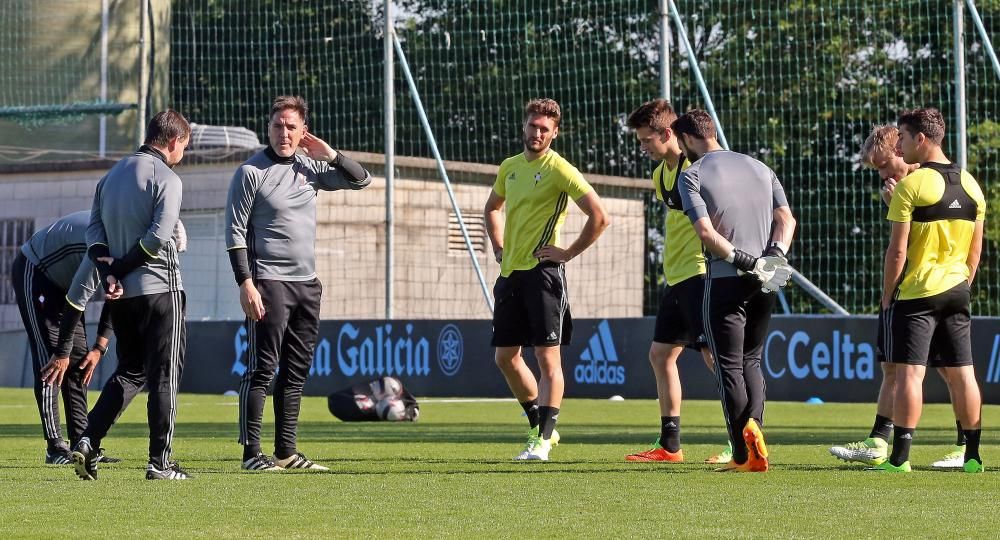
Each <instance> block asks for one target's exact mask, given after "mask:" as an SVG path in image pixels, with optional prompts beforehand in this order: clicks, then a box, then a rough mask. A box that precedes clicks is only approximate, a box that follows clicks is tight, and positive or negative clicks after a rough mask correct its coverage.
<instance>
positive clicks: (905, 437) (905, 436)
mask: <svg viewBox="0 0 1000 540" xmlns="http://www.w3.org/2000/svg"><path fill="white" fill-rule="evenodd" d="M900 439H906V440H910V441H912V440H913V435H910V434H909V433H906V434H904V435H903V436H902V437H900Z"/></svg>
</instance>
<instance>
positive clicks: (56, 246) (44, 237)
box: [11, 211, 111, 464]
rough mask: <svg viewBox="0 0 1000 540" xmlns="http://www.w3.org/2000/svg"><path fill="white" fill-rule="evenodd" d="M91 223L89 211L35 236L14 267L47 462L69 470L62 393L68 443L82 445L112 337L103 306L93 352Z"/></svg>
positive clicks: (65, 218)
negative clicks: (95, 378)
mask: <svg viewBox="0 0 1000 540" xmlns="http://www.w3.org/2000/svg"><path fill="white" fill-rule="evenodd" d="M89 223H90V212H87V211H82V212H75V213H73V214H69V215H67V216H63V217H61V218H59V219H58V220H56V221H55V222H53V223H52V224H50V225H49V226H47V227H45V228H43V229H41V230H39V231H38V232H36V233H35V234H34V235H32V237H31V238H30V239H29V240H28V241H27V242H26V243H25V244H24V245H23V246H21V251H20V253H18V255H17V257H15V259H14V263H13V265H12V268H13V270H12V273H11V283H12V284H13V286H14V293H15V297H16V298H17V305H18V308H19V310H20V312H21V320H22V321H23V322H24V328H25V330H26V331H27V332H28V348H29V350H30V352H31V356H32V360H33V362H32V371H33V372H34V375H35V401H36V402H37V403H38V412H39V414H40V416H41V419H42V431H43V433H44V435H45V439H46V440H47V441H48V449H47V452H46V457H45V461H46V463H52V464H65V463H69V447H67V446H66V443H65V442H64V441H63V439H62V431H61V427H60V419H59V390H60V389H61V390H62V396H63V405H64V406H65V408H66V426H67V428H68V431H69V439H70V443H71V444H76V442H77V441H78V440H79V439H80V437H81V436H82V434H83V430H84V428H85V427H87V384H88V383H89V382H90V377H91V375H92V374H93V371H94V367H96V365H97V362H98V361H99V360H100V358H101V356H103V355H104V353H106V352H107V350H108V349H107V344H108V338H110V336H111V318H110V310H109V309H108V307H109V305H108V304H105V306H104V309H103V310H102V311H101V321H100V323H99V325H98V330H97V334H98V337H97V340H96V341H95V342H94V346H93V348H88V347H87V334H86V330H85V327H84V321H83V309H84V307H85V306H86V305H87V302H88V301H89V300H90V298H91V296H93V294H94V292H95V290H96V288H97V286H98V283H97V282H98V277H97V270H96V268H95V267H94V263H93V262H92V261H91V260H90V259H89V258H87V257H86V253H87V240H86V235H87V226H88V225H89ZM60 326H62V327H64V330H63V332H62V334H60ZM50 358H51V360H50ZM49 381H52V382H51V383H50V382H49Z"/></svg>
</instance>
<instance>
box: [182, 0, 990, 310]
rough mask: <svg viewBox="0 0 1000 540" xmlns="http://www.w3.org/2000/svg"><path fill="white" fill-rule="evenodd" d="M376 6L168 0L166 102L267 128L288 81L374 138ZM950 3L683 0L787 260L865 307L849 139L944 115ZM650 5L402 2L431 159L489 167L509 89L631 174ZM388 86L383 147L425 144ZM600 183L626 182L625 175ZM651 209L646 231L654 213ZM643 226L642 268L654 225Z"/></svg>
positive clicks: (653, 16)
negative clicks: (756, 162) (552, 107)
mask: <svg viewBox="0 0 1000 540" xmlns="http://www.w3.org/2000/svg"><path fill="white" fill-rule="evenodd" d="M381 4H382V3H381V2H372V1H370V0H354V1H351V0H345V1H341V2H336V3H329V2H307V1H300V2H279V1H264V0H252V1H246V2H240V3H234V2H219V1H212V0H178V1H176V2H174V4H173V14H172V15H173V17H172V21H173V25H172V28H171V35H172V44H171V81H172V90H171V93H172V102H173V104H174V105H175V106H177V107H178V108H180V109H181V110H183V111H185V113H187V114H188V115H189V116H191V117H192V118H193V119H195V120H196V121H198V122H201V123H208V124H223V125H244V126H247V127H250V128H251V129H253V130H254V131H256V132H257V133H258V134H259V135H260V136H261V137H262V140H263V137H264V135H265V130H264V126H265V121H266V119H265V113H266V110H265V109H266V104H267V103H268V102H269V100H270V99H271V98H272V97H273V96H274V95H276V94H278V93H300V94H303V95H306V96H307V97H309V98H310V100H311V101H312V103H313V105H314V109H315V111H316V112H315V114H314V116H313V119H312V125H313V128H314V130H316V131H318V132H321V133H324V134H326V135H327V136H328V137H329V138H331V139H332V140H333V141H334V142H335V143H336V144H338V145H339V146H341V147H344V148H351V149H356V150H366V151H372V152H381V150H382V141H383V132H382V100H381V88H382V79H381V78H382V41H381V31H380V27H381V24H382V23H381V20H380V19H381ZM998 4H1000V3H998V2H997V1H995V0H991V1H988V2H979V7H980V9H981V13H982V16H983V19H984V23H985V25H986V27H987V29H995V28H997V27H998V25H1000V9H998V8H1000V5H998ZM950 5H951V3H949V2H941V1H937V0H935V1H932V0H900V1H896V2H884V1H871V0H824V1H819V0H816V1H793V2H775V1H772V0H753V1H750V0H746V1H736V0H700V1H698V2H689V1H682V2H678V7H679V9H680V11H681V14H682V17H683V19H684V24H685V26H686V28H687V31H688V34H689V35H690V36H691V38H692V39H693V41H694V45H693V46H694V49H695V53H696V55H697V58H698V60H699V65H700V66H701V69H702V70H703V71H704V74H705V78H706V80H707V83H708V87H709V91H710V92H711V94H712V97H713V100H714V101H715V105H716V107H717V109H718V113H719V116H720V119H721V121H722V123H723V125H724V127H725V130H726V134H727V135H728V138H729V142H730V144H731V146H732V148H733V149H734V150H737V151H741V152H745V153H748V154H751V155H753V156H755V157H758V158H759V159H761V160H762V161H764V162H766V163H768V164H769V165H770V166H772V167H773V168H774V169H775V171H777V173H778V174H779V176H780V178H781V179H782V181H783V183H784V185H785V187H786V190H787V191H788V194H789V197H790V199H791V201H792V204H793V207H794V209H795V212H796V214H797V215H798V218H799V225H800V227H799V231H798V235H797V237H798V240H797V243H796V246H795V249H794V252H793V253H794V254H793V263H794V264H796V265H797V266H798V267H799V268H800V269H801V271H802V272H803V273H804V274H805V275H806V276H808V277H809V278H810V279H811V280H813V281H814V282H815V283H816V284H817V285H819V286H820V287H821V288H822V289H823V290H825V291H826V292H827V293H828V294H829V295H830V296H832V297H833V298H834V299H835V300H837V301H838V302H839V303H840V304H842V305H843V306H844V307H846V308H847V309H848V310H849V311H851V312H852V313H865V312H869V313H870V312H873V311H874V309H875V305H876V302H877V298H878V295H879V289H880V288H881V261H882V253H883V250H884V247H885V243H886V239H887V234H888V227H887V225H886V223H885V221H884V220H883V217H884V208H883V207H882V206H881V205H880V203H879V201H878V199H877V187H878V185H879V182H878V178H877V175H876V174H875V173H874V172H871V171H865V170H861V169H859V166H858V163H857V152H858V148H859V146H860V144H861V142H862V141H863V140H864V138H865V136H866V135H867V133H868V131H869V129H870V127H871V125H872V124H873V123H884V122H891V121H893V120H894V119H895V115H896V113H897V112H898V111H900V110H902V109H905V108H911V107H916V106H937V107H939V108H940V109H941V110H942V111H943V112H944V113H945V115H946V118H947V119H948V121H949V125H954V121H955V118H954V110H955V103H954V87H953V78H954V65H953V54H952V39H953V35H952V19H951V11H950ZM657 6H658V2H656V1H654V0H646V1H642V0H632V1H629V0H617V1H578V2H562V1H560V2H537V1H533V2H528V1H499V0H498V1H484V0H466V1H457V0H456V1H443V0H438V1H431V0H400V1H399V2H397V10H398V13H397V18H396V28H397V31H398V33H399V35H400V38H401V40H402V42H403V47H404V49H405V50H406V53H407V55H408V57H409V60H410V63H411V65H412V66H413V71H414V75H415V77H416V78H417V84H418V85H419V86H420V89H421V91H422V94H423V95H422V97H423V101H424V103H425V105H426V106H427V112H428V114H429V116H430V121H431V124H432V125H433V126H434V129H435V131H436V133H437V137H438V144H439V146H440V148H441V151H442V154H443V155H444V157H445V159H449V160H457V161H469V162H481V163H494V164H495V163H498V162H499V161H500V160H501V159H503V158H504V157H506V156H508V155H510V154H512V153H516V152H517V151H518V124H519V122H520V106H521V105H522V104H523V102H524V101H525V100H527V99H529V98H532V97H536V96H543V95H544V96H551V97H554V98H556V99H558V100H559V101H560V102H561V103H562V104H563V107H564V112H565V123H564V126H563V133H562V135H561V137H560V139H559V140H558V144H557V148H558V150H559V151H560V152H561V153H562V154H563V155H565V156H566V157H568V158H569V159H570V160H571V161H572V162H574V163H576V164H577V165H578V166H579V168H580V169H581V170H583V171H584V172H585V173H592V174H604V175H618V176H630V177H638V178H644V177H646V176H647V175H648V172H649V170H650V168H651V163H649V161H648V160H646V159H645V158H643V157H642V156H641V155H640V154H639V151H638V148H637V145H636V144H635V142H634V139H633V137H632V135H631V134H630V133H629V132H628V130H626V129H625V128H624V119H625V117H626V116H627V114H628V112H629V111H630V110H631V109H632V108H634V107H635V106H636V105H638V104H639V103H640V102H642V101H643V100H646V99H649V98H650V97H654V96H655V95H657V93H658V73H659V65H658V54H657V50H658V43H659V39H660V37H659V34H658V30H657V28H658V15H657ZM966 24H967V25H968V26H969V28H968V32H967V35H966V38H965V41H966V51H967V53H966V54H967V63H968V70H967V76H968V90H967V91H968V105H967V107H968V129H969V166H970V169H971V171H972V173H973V174H974V175H975V176H976V177H977V178H978V179H979V180H980V182H981V183H982V184H983V186H984V188H985V189H986V190H987V191H988V192H989V194H990V201H991V203H992V204H993V205H994V206H993V208H996V207H997V206H996V205H997V204H1000V186H998V184H997V182H996V180H995V178H996V176H997V172H998V170H997V169H998V167H1000V163H998V158H1000V156H998V155H997V150H996V148H997V147H998V143H1000V124H998V123H997V122H998V121H1000V120H998V119H997V118H996V117H997V113H998V104H997V97H998V95H997V92H998V86H1000V84H998V80H997V78H996V76H995V74H994V73H993V72H992V69H991V67H990V65H989V64H988V61H987V59H986V56H985V54H984V51H983V47H982V44H981V43H980V40H979V38H978V36H977V35H975V33H974V30H973V29H972V28H971V22H970V21H969V20H968V18H967V19H966ZM671 60H672V66H673V73H672V81H673V89H672V90H673V96H674V102H675V104H676V105H677V106H678V108H679V109H685V108H689V107H694V106H703V100H702V98H701V96H700V95H699V93H698V91H697V88H696V87H695V85H694V84H693V77H692V72H691V69H690V68H691V66H689V65H688V64H687V60H686V57H685V56H684V55H683V51H682V50H681V47H679V46H678V45H677V44H676V43H674V44H673V46H672V57H671ZM396 88H397V98H396V106H397V142H396V150H397V152H398V153H399V154H401V155H415V156H429V155H430V152H429V147H428V145H427V141H426V138H425V137H424V136H423V133H422V132H421V131H420V127H419V124H418V122H417V117H416V114H415V111H414V109H413V106H412V103H411V101H410V99H409V97H408V95H407V94H406V88H405V86H403V82H402V78H401V77H399V76H397V80H396ZM953 133H954V132H953V131H952V135H953ZM946 150H947V151H948V152H949V153H951V152H953V150H954V138H953V136H949V139H948V142H947V144H946ZM602 193H604V194H607V195H609V196H615V195H618V196H621V197H623V198H630V197H631V198H635V197H636V196H637V195H634V194H632V192H631V191H629V189H628V188H624V187H614V188H613V187H608V188H606V189H602ZM402 204H405V201H404V202H403V203H402ZM647 208H648V213H649V214H650V217H649V218H648V219H647V222H648V223H649V224H650V226H652V227H654V228H655V225H656V224H657V223H658V222H659V218H658V216H657V215H656V212H658V211H659V210H658V208H657V207H656V205H655V204H647ZM991 223H992V222H991ZM640 234H642V233H641V232H640ZM647 235H648V236H649V237H650V242H649V243H650V244H651V245H652V246H653V247H652V248H651V249H649V250H647V253H646V259H647V261H648V262H649V264H647V268H648V269H649V270H648V271H647V274H648V276H649V277H648V281H650V282H651V281H653V280H655V274H656V268H657V265H656V264H655V258H656V249H655V244H656V238H655V237H656V231H655V230H653V231H647ZM988 237H989V240H988V241H987V245H986V247H985V250H984V258H983V269H982V271H981V275H980V280H979V286H978V287H977V288H976V303H975V306H974V309H975V311H976V313H978V314H984V315H986V314H989V315H1000V287H998V281H997V280H998V278H1000V276H998V269H997V266H998V263H997V261H996V260H995V254H996V253H997V245H996V242H997V240H998V239H1000V229H998V228H997V226H996V225H994V224H991V225H990V226H989V231H988ZM593 287H594V288H599V287H600V284H599V283H594V284H593ZM652 290H653V287H649V289H648V290H647V296H648V297H649V298H652V294H651V291H652ZM788 299H789V301H790V303H791V305H792V308H793V310H794V311H796V312H807V313H811V312H821V311H822V308H820V306H819V305H818V303H817V302H815V301H814V300H813V299H812V298H810V297H809V296H808V295H806V294H804V293H803V292H802V291H801V290H799V289H796V288H794V287H793V288H791V289H789V291H788ZM646 304H647V311H648V308H649V307H651V306H650V302H647V303H646Z"/></svg>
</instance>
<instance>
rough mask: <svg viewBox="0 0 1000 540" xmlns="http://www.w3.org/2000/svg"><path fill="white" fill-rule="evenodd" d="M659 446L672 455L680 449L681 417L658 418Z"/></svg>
mask: <svg viewBox="0 0 1000 540" xmlns="http://www.w3.org/2000/svg"><path fill="white" fill-rule="evenodd" d="M660 446H662V447H663V448H664V449H666V451H667V452H671V453H674V452H676V451H678V450H680V449H681V417H680V416H661V417H660Z"/></svg>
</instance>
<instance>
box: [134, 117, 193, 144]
mask: <svg viewBox="0 0 1000 540" xmlns="http://www.w3.org/2000/svg"><path fill="white" fill-rule="evenodd" d="M190 136H191V124H189V123H188V121H187V119H186V118H184V115H183V114H181V113H179V112H177V111H175V110H173V109H167V110H165V111H160V112H158V113H156V115H154V116H153V117H152V118H151V119H150V120H149V124H147V125H146V138H145V140H143V144H152V145H155V146H167V145H168V144H170V140H171V139H173V138H174V137H179V138H181V139H187V138H188V137H190Z"/></svg>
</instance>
